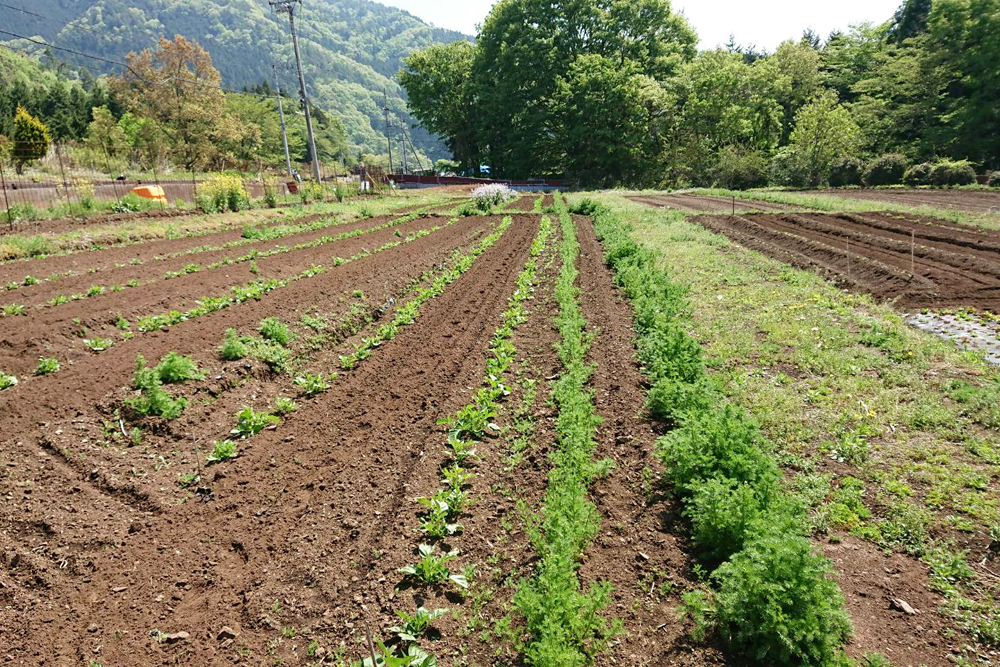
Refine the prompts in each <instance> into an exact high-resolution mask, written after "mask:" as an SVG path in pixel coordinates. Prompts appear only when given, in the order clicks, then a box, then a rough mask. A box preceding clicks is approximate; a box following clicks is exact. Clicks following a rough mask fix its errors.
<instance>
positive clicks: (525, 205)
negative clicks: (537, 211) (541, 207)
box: [504, 193, 536, 213]
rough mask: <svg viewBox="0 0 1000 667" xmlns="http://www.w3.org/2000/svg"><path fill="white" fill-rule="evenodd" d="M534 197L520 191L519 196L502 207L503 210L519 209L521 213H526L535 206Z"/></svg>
mask: <svg viewBox="0 0 1000 667" xmlns="http://www.w3.org/2000/svg"><path fill="white" fill-rule="evenodd" d="M535 199H536V197H534V196H533V195H530V194H526V193H522V194H521V196H520V197H518V198H517V199H515V200H514V201H512V202H511V203H509V204H507V206H505V207H504V210H505V211H521V212H522V213H528V212H531V211H533V210H534V208H535Z"/></svg>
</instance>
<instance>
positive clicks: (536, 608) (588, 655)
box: [513, 196, 618, 667]
mask: <svg viewBox="0 0 1000 667" xmlns="http://www.w3.org/2000/svg"><path fill="white" fill-rule="evenodd" d="M555 208H556V211H557V212H558V215H559V223H560V230H561V233H562V241H561V245H560V255H561V259H562V266H561V269H560V273H559V278H558V280H557V282H556V290H555V297H556V301H557V303H558V305H559V313H558V315H557V317H556V321H555V324H556V327H557V328H558V329H559V335H560V340H559V342H558V343H557V350H558V354H559V361H560V362H561V363H562V366H563V371H562V373H561V376H560V378H559V380H558V381H557V382H556V383H555V386H554V388H553V399H554V401H555V404H556V407H557V410H558V413H557V417H556V424H555V430H556V443H555V446H554V450H553V452H552V454H551V458H550V465H551V469H550V472H549V477H548V488H547V490H546V493H545V497H544V500H543V503H542V510H541V516H540V517H537V519H536V520H535V521H536V523H535V525H534V526H532V527H531V528H530V535H531V541H532V544H533V545H534V547H535V550H536V551H537V553H538V562H537V564H536V566H535V571H534V574H533V576H532V577H530V578H528V579H525V580H524V581H522V582H521V584H520V585H519V586H518V590H517V593H516V594H515V596H514V599H513V602H514V605H515V607H516V608H517V610H518V612H519V613H520V614H521V615H522V616H523V617H524V622H525V626H526V629H527V632H528V635H529V639H528V641H527V642H526V643H525V644H524V645H523V646H522V647H519V648H520V650H521V651H523V654H524V657H525V660H526V661H527V662H528V663H529V664H532V665H538V666H541V667H556V666H557V665H558V666H572V665H585V664H589V663H590V662H591V661H592V660H593V658H594V656H595V655H596V654H597V653H599V652H601V651H602V650H603V649H604V648H605V647H606V645H607V642H608V640H609V639H610V638H611V637H612V636H613V635H614V634H615V633H616V632H617V629H618V625H617V623H609V622H608V621H607V620H606V619H605V618H603V617H602V616H600V615H599V613H598V612H600V611H601V610H602V609H603V608H604V607H605V606H606V605H607V603H608V599H609V598H608V594H609V587H608V586H607V585H606V584H601V583H597V584H594V585H592V586H591V587H590V588H589V590H586V591H584V590H581V585H580V581H579V579H578V578H577V568H578V562H579V558H580V556H581V554H582V553H583V551H584V549H585V548H586V546H587V544H588V543H589V542H590V541H591V540H592V539H593V538H594V536H595V535H596V534H597V531H598V528H599V524H600V518H599V514H598V512H597V510H596V508H595V507H594V505H593V503H592V502H591V501H590V500H589V498H588V490H589V485H590V483H591V482H592V481H593V480H594V479H595V478H596V477H597V476H598V475H601V474H606V473H607V472H608V464H607V463H606V462H605V463H597V462H595V461H594V460H593V459H592V455H593V452H594V450H595V448H596V444H595V440H594V438H595V432H596V429H597V427H598V425H599V423H600V418H599V417H598V416H597V413H596V410H595V408H594V402H593V396H592V392H591V391H590V390H589V389H588V382H589V380H590V377H591V374H592V373H593V367H592V366H590V365H589V364H588V363H587V359H586V358H587V352H588V348H589V346H590V344H591V342H592V337H591V336H590V335H589V334H587V333H586V322H585V321H584V319H583V315H582V314H581V312H580V304H579V299H580V290H579V288H578V287H577V286H576V280H577V275H578V272H577V268H576V259H577V256H578V255H579V251H580V246H579V243H578V241H577V237H576V227H575V223H574V222H573V219H572V218H571V217H570V215H569V213H568V211H567V210H566V207H565V203H564V201H563V199H562V197H561V196H560V197H557V198H556V199H555Z"/></svg>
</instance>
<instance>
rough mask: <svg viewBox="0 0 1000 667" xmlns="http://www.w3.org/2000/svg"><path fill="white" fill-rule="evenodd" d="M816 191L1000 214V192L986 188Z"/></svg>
mask: <svg viewBox="0 0 1000 667" xmlns="http://www.w3.org/2000/svg"><path fill="white" fill-rule="evenodd" d="M816 194H823V195H829V196H832V197H840V198H846V199H861V200H864V201H875V202H886V203H887V204H890V205H892V204H895V205H901V204H902V205H908V206H932V207H934V208H942V209H946V210H952V211H968V212H970V213H987V212H990V211H991V210H992V211H993V212H996V213H1000V192H998V191H983V190H921V189H909V188H889V189H882V190H860V189H850V190H818V191H816Z"/></svg>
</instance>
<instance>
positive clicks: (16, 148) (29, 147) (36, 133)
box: [10, 106, 52, 174]
mask: <svg viewBox="0 0 1000 667" xmlns="http://www.w3.org/2000/svg"><path fill="white" fill-rule="evenodd" d="M10 138H11V141H12V142H13V146H12V147H11V150H12V153H11V155H12V157H13V159H14V164H15V165H16V168H17V173H18V174H20V173H22V172H23V171H24V165H26V164H29V163H31V162H34V161H35V160H40V159H42V158H43V157H45V155H46V154H47V153H48V152H49V144H50V143H51V141H52V139H51V138H50V137H49V128H48V127H46V126H45V123H43V122H42V121H40V120H38V119H37V118H35V117H34V116H32V115H31V114H30V113H28V111H27V110H26V109H25V108H24V107H20V106H19V107H18V108H17V113H16V114H15V115H14V130H13V132H12V133H11V137H10Z"/></svg>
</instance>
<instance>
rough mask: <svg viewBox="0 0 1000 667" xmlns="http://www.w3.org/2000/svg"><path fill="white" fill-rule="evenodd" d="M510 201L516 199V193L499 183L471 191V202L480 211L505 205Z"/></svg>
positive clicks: (481, 186)
mask: <svg viewBox="0 0 1000 667" xmlns="http://www.w3.org/2000/svg"><path fill="white" fill-rule="evenodd" d="M512 199H517V193H516V192H514V191H513V190H511V189H510V188H509V187H507V186H506V185H502V184H500V183H490V184H489V185H480V186H479V187H478V188H476V189H475V190H473V191H472V201H473V202H474V203H475V205H476V208H478V209H479V210H480V211H488V210H490V209H491V208H493V207H494V206H500V205H501V204H506V203H507V202H509V201H511V200H512Z"/></svg>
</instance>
